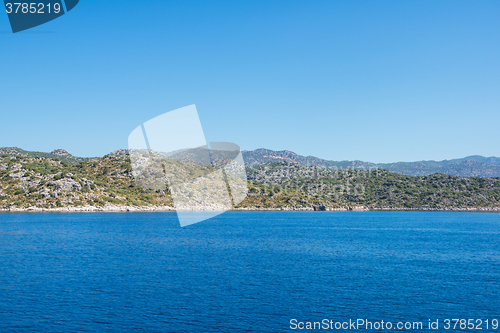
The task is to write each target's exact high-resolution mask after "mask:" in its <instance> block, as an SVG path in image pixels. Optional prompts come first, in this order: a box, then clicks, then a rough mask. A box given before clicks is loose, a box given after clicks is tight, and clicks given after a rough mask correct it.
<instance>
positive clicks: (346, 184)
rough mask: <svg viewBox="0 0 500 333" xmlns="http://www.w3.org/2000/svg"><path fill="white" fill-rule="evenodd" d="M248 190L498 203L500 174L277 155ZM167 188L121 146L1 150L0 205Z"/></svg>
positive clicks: (337, 201)
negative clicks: (74, 157)
mask: <svg viewBox="0 0 500 333" xmlns="http://www.w3.org/2000/svg"><path fill="white" fill-rule="evenodd" d="M247 175H248V179H249V181H248V186H249V194H248V197H247V198H246V199H245V200H244V201H243V202H242V203H241V204H240V205H239V206H238V208H249V209H251V208H274V209H280V208H283V209H305V208H311V207H316V208H318V207H319V209H325V208H341V207H359V206H363V207H367V208H371V209H467V208H500V178H479V177H470V178H467V177H456V176H450V175H445V174H434V175H430V176H419V177H412V176H405V175H400V174H396V173H392V172H389V171H386V170H381V169H378V170H373V171H363V170H353V169H343V170H338V171H335V170H330V169H326V168H319V167H316V166H303V165H300V164H298V163H291V162H279V163H267V164H263V165H258V166H256V167H253V168H250V167H249V168H247ZM172 204H173V203H172V200H171V197H170V196H169V193H168V190H167V191H164V190H162V189H157V190H146V189H143V188H141V187H138V186H137V185H136V184H135V182H134V181H133V177H132V168H131V164H130V160H129V156H128V155H127V154H125V153H124V152H119V153H116V154H110V155H107V156H105V157H102V158H96V159H92V160H88V161H81V162H79V163H77V164H72V163H69V162H67V161H62V160H60V159H54V158H48V157H28V156H9V155H7V154H3V155H0V208H2V209H9V208H24V209H25V208H28V207H39V208H57V207H81V206H91V207H105V206H107V205H108V206H109V205H115V206H135V207H146V206H156V207H158V206H162V207H166V206H168V207H172Z"/></svg>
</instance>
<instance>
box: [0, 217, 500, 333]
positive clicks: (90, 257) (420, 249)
mask: <svg viewBox="0 0 500 333" xmlns="http://www.w3.org/2000/svg"><path fill="white" fill-rule="evenodd" d="M446 318H458V319H462V318H465V319H470V318H472V319H482V320H487V319H488V320H489V322H490V323H491V321H492V320H493V319H495V318H496V319H497V320H500V214H490V213H440V212H432V213H431V212H229V213H224V214H222V215H220V216H218V217H216V218H213V219H210V220H208V221H205V222H202V223H198V224H195V225H191V226H188V227H185V228H180V227H179V225H178V222H177V220H176V214H175V213H102V214H101V213H88V214H86V213H80V214H52V213H46V214H35V213H32V214H17V213H16V214H0V332H290V331H307V330H305V329H304V330H299V329H298V328H297V329H295V330H294V329H292V328H291V326H293V325H291V322H290V321H291V320H292V319H296V322H308V321H309V322H319V321H322V320H323V319H327V320H331V321H332V322H346V321H349V320H350V319H351V320H356V319H364V320H368V321H372V322H375V321H381V320H384V321H385V322H387V321H389V322H391V323H394V324H395V323H397V322H417V321H421V322H423V323H424V330H423V331H429V330H427V329H425V328H426V327H427V325H428V320H429V319H431V320H432V321H435V320H436V319H437V320H439V326H440V327H439V330H433V331H434V332H437V331H446V332H449V331H453V329H450V330H445V329H444V326H443V325H444V322H443V320H444V319H446ZM359 330H363V328H361V329H359ZM457 330H458V328H457ZM315 331H317V332H319V331H320V330H315ZM330 331H332V330H330ZM333 331H335V329H334V330H333ZM347 331H353V330H352V329H350V330H347ZM363 331H365V332H368V331H370V330H363ZM377 331H394V332H396V331H400V330H398V329H397V328H393V329H392V330H387V329H379V330H377ZM403 331H404V330H403ZM406 331H407V332H408V331H415V330H406ZM482 331H500V328H497V329H496V330H493V329H492V327H491V324H490V329H489V330H486V327H485V326H484V325H483V330H482Z"/></svg>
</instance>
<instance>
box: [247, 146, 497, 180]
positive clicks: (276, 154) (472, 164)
mask: <svg viewBox="0 0 500 333" xmlns="http://www.w3.org/2000/svg"><path fill="white" fill-rule="evenodd" d="M243 156H244V159H245V164H246V165H248V166H251V167H254V166H257V165H260V164H265V163H273V162H295V163H298V164H300V165H303V166H317V167H322V168H328V169H331V170H341V169H358V170H375V169H384V170H388V171H391V172H395V173H399V174H403V175H408V176H427V175H431V174H434V173H444V174H447V175H452V176H461V177H500V158H498V157H482V156H468V157H465V158H461V159H455V160H444V161H418V162H398V163H378V164H376V163H370V162H363V161H328V160H324V159H321V158H318V157H314V156H301V155H298V154H295V153H293V152H291V151H288V150H282V151H273V150H269V149H256V150H252V151H244V152H243Z"/></svg>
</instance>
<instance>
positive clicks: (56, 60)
mask: <svg viewBox="0 0 500 333" xmlns="http://www.w3.org/2000/svg"><path fill="white" fill-rule="evenodd" d="M0 40H1V41H0V45H1V52H0V68H1V72H0V112H1V113H0V115H1V118H0V119H1V129H0V146H17V147H21V148H24V149H27V150H39V151H51V150H53V149H56V148H63V149H66V150H68V151H69V152H70V153H72V154H74V155H79V156H101V155H104V154H106V153H108V152H110V151H113V150H115V149H118V148H126V147H127V137H128V134H129V133H130V132H131V131H132V130H133V129H134V128H135V127H137V126H138V125H140V124H141V123H143V122H144V121H147V120H149V119H150V118H153V117H155V116H157V115H160V114H162V113H164V112H167V111H170V110H174V109H176V108H179V107H183V106H186V105H190V104H196V106H197V108H198V112H199V114H200V119H201V121H202V124H203V126H204V130H205V136H206V138H207V140H208V141H231V142H234V143H237V144H239V145H240V146H241V147H242V148H243V149H256V148H261V147H265V148H270V149H274V150H283V149H287V150H291V151H294V152H296V153H299V154H303V155H313V156H318V157H322V158H326V159H332V160H353V159H360V160H365V161H372V162H395V161H415V160H422V159H435V160H442V159H450V158H458V157H464V156H466V155H472V154H480V155H485V156H492V155H494V156H500V126H499V125H500V1H497V0H491V1H457V0H453V1H399V0H398V1H396V0H394V1H330V0H328V1H291V0H286V1H165V0H151V1H127V0H120V1H118V0H117V1H102V0H100V1H98V0H81V1H80V4H79V5H78V6H77V7H75V9H73V10H72V11H71V12H69V13H68V14H67V15H64V16H62V17H61V18H59V19H56V20H54V21H52V22H49V23H47V24H44V25H42V26H40V27H37V28H34V29H31V30H28V31H26V32H21V33H17V34H12V32H11V31H10V26H9V22H8V18H7V14H0Z"/></svg>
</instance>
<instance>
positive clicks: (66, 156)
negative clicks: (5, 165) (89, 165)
mask: <svg viewBox="0 0 500 333" xmlns="http://www.w3.org/2000/svg"><path fill="white" fill-rule="evenodd" d="M0 155H4V156H3V157H7V156H24V157H46V158H52V159H59V160H61V161H65V162H69V163H72V164H77V163H80V162H85V161H90V160H92V159H93V158H90V157H76V156H73V155H71V154H70V153H68V152H67V151H66V150H64V149H56V150H53V151H51V152H50V153H43V152H39V151H26V150H23V149H21V148H17V147H3V148H0Z"/></svg>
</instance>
